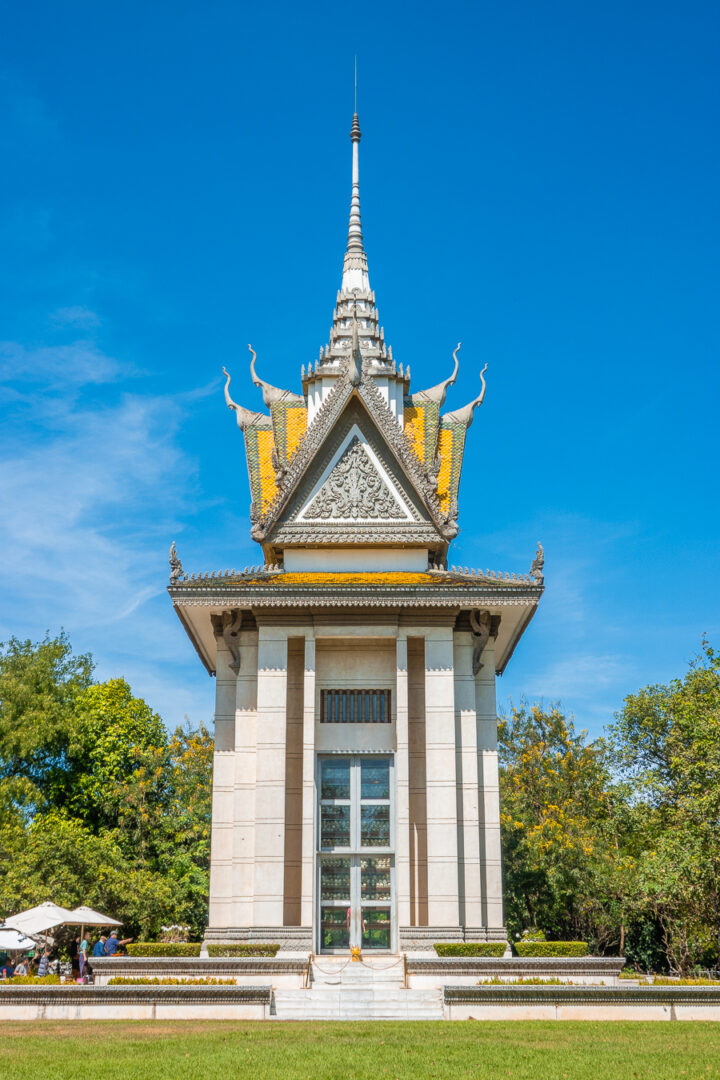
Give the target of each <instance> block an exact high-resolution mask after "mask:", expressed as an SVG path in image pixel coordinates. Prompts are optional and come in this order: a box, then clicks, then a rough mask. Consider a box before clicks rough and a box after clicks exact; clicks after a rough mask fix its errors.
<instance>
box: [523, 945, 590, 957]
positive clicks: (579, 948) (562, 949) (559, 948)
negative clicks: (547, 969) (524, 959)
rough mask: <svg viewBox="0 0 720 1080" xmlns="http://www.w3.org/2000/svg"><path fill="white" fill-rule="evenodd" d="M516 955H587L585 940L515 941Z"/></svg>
mask: <svg viewBox="0 0 720 1080" xmlns="http://www.w3.org/2000/svg"><path fill="white" fill-rule="evenodd" d="M515 949H516V951H517V954H518V956H587V955H588V952H589V949H588V945H587V941H516V942H515Z"/></svg>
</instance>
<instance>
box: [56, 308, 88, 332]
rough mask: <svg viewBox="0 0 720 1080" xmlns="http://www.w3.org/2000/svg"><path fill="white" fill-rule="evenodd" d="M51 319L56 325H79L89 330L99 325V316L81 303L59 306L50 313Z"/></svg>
mask: <svg viewBox="0 0 720 1080" xmlns="http://www.w3.org/2000/svg"><path fill="white" fill-rule="evenodd" d="M50 319H51V321H52V322H53V323H54V324H55V325H56V326H79V327H82V329H84V330H91V329H94V328H95V327H97V326H99V325H100V317H99V316H98V315H97V314H96V312H94V311H91V309H90V308H88V307H83V306H82V304H74V305H72V306H71V307H61V308H58V309H57V310H56V311H53V312H52V314H51V315H50Z"/></svg>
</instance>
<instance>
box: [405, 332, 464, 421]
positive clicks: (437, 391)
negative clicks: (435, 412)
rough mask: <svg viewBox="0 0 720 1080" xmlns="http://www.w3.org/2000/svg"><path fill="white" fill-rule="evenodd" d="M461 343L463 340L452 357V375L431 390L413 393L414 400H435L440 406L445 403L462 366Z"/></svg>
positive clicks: (459, 342)
mask: <svg viewBox="0 0 720 1080" xmlns="http://www.w3.org/2000/svg"><path fill="white" fill-rule="evenodd" d="M461 345H462V342H461V341H458V343H457V345H456V346H455V348H454V350H453V354H452V357H453V371H452V375H450V376H449V377H448V378H447V379H444V380H443V382H441V383H438V384H437V386H431V387H430V389H429V390H420V391H419V392H418V393H417V394H413V395H412V400H413V401H417V402H419V401H435V402H437V404H438V405H439V406H442V405H444V404H445V397H446V395H447V392H448V387H450V386H452V385H453V384H454V382H455V380H456V379H457V373H458V370H459V368H460V362H459V360H458V356H457V354H458V352H459V351H460V346H461Z"/></svg>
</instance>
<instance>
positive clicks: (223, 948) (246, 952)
mask: <svg viewBox="0 0 720 1080" xmlns="http://www.w3.org/2000/svg"><path fill="white" fill-rule="evenodd" d="M279 948H280V946H279V945H252V944H250V943H249V942H248V943H246V944H243V945H208V956H275V955H276V954H277V951H278V949H279Z"/></svg>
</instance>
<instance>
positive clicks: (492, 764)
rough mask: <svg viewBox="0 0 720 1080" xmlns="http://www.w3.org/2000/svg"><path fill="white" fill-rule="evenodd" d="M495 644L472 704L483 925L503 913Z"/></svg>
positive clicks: (494, 923) (498, 924) (497, 921)
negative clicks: (474, 731) (478, 781)
mask: <svg viewBox="0 0 720 1080" xmlns="http://www.w3.org/2000/svg"><path fill="white" fill-rule="evenodd" d="M494 646H495V642H494V640H492V639H491V640H490V641H489V642H488V643H487V645H486V646H485V649H484V650H483V654H482V663H483V667H482V670H481V671H480V672H479V674H478V676H477V678H476V681H475V701H476V705H475V708H476V711H477V732H478V734H477V744H478V774H479V780H480V792H481V802H480V845H481V859H482V865H481V871H482V879H483V885H484V888H483V921H482V925H484V926H486V927H488V928H490V929H492V928H494V929H499V928H502V926H503V924H504V915H503V894H502V859H501V846H500V790H499V779H498V755H497V706H496V702H495V653H494Z"/></svg>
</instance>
